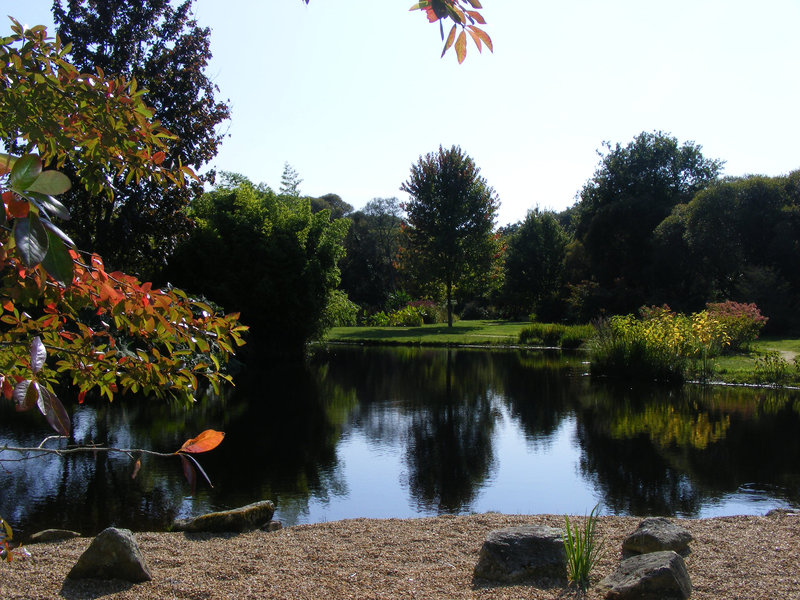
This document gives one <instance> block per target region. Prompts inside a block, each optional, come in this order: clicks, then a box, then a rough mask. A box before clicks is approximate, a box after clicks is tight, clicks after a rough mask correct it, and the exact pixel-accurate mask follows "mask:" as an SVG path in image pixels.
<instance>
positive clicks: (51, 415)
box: [39, 386, 72, 436]
mask: <svg viewBox="0 0 800 600" xmlns="http://www.w3.org/2000/svg"><path fill="white" fill-rule="evenodd" d="M39 391H40V393H41V395H42V399H43V400H44V402H43V403H44V406H45V408H46V410H45V411H43V412H44V417H45V419H47V422H48V423H50V427H52V428H53V429H55V430H56V431H57V432H58V433H59V434H60V435H63V436H68V435H69V432H70V430H71V429H72V423H71V422H70V420H69V414H67V409H65V408H64V405H63V404H61V400H59V399H58V396H56V395H55V394H54V393H53V392H51V391H50V390H48V389H47V388H45V387H42V386H39Z"/></svg>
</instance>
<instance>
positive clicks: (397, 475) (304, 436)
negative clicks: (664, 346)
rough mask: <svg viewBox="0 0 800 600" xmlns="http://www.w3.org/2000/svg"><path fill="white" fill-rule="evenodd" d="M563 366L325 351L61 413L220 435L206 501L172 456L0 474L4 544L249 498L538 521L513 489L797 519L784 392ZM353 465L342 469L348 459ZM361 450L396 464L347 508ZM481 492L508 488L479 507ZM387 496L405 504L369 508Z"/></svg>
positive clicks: (138, 522) (175, 433)
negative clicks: (222, 384) (169, 395)
mask: <svg viewBox="0 0 800 600" xmlns="http://www.w3.org/2000/svg"><path fill="white" fill-rule="evenodd" d="M582 360H583V357H582V356H581V355H580V354H574V355H566V356H562V355H560V354H558V353H538V352H523V351H516V350H509V351H492V352H488V351H481V350H474V349H470V350H467V349H430V348H429V349H426V348H407V347H406V348H361V347H331V348H329V349H327V350H321V351H320V352H318V353H317V354H316V355H315V356H314V357H313V358H312V359H311V360H310V361H309V362H308V363H307V364H298V365H278V366H276V367H274V368H272V369H262V368H258V369H250V371H249V372H248V373H245V374H244V375H243V376H240V377H239V378H238V379H237V388H236V390H235V391H234V392H233V393H232V394H229V395H228V396H226V397H222V398H207V399H205V400H203V401H201V402H198V403H197V405H196V406H194V407H192V409H190V410H188V411H187V410H185V409H184V408H183V407H177V406H170V405H168V404H163V403H157V404H156V403H152V402H147V401H142V400H140V399H135V398H130V399H126V400H122V401H115V402H114V403H113V404H111V405H109V404H108V403H105V402H98V403H96V404H94V405H91V406H89V405H84V406H81V407H77V406H72V407H70V412H71V413H72V417H73V420H74V422H75V424H76V427H75V438H76V439H77V440H78V441H84V442H85V441H95V442H100V443H107V444H112V445H117V446H127V447H143V448H151V449H154V450H162V451H171V450H174V449H176V448H178V447H179V446H180V444H181V443H182V441H183V440H185V439H187V438H188V437H192V436H193V435H196V433H198V432H199V431H202V430H203V429H206V428H209V427H211V428H214V429H220V430H223V431H225V432H226V438H225V441H224V442H223V444H222V445H220V446H219V448H217V449H216V450H214V451H213V452H211V453H208V454H207V455H203V456H202V457H201V462H202V464H203V466H204V468H205V469H206V471H207V472H208V473H209V476H210V477H211V479H212V481H213V483H214V485H215V487H214V488H213V489H211V488H208V487H207V486H204V485H199V486H198V490H197V494H196V496H195V497H193V498H190V497H189V496H188V494H189V488H188V485H187V484H186V483H185V482H184V481H183V478H182V474H181V471H180V468H179V465H178V464H177V461H175V464H173V463H172V462H171V461H158V460H155V459H148V460H146V461H145V464H144V465H143V468H142V470H141V471H140V473H139V474H138V476H137V477H136V479H131V477H130V475H131V461H130V460H129V459H128V458H127V457H110V456H106V455H104V454H98V455H97V456H96V457H93V456H83V457H70V458H68V459H63V460H60V459H57V458H56V459H53V458H49V459H42V460H35V461H28V462H25V463H4V464H3V466H4V467H5V468H4V469H3V468H0V489H2V490H3V491H2V493H0V515H2V516H3V517H4V518H6V519H8V520H9V521H10V522H11V523H12V525H13V526H14V527H15V531H20V532H26V531H27V532H30V531H32V530H33V529H42V528H45V527H69V528H74V529H78V530H80V531H83V532H84V533H94V532H96V531H99V530H100V529H102V528H104V527H106V526H108V525H110V524H115V525H118V526H123V527H130V528H132V529H136V530H142V529H163V528H165V527H166V526H167V525H168V523H170V522H171V520H172V519H173V518H174V517H175V516H187V515H189V514H199V513H201V512H205V511H208V510H216V509H223V508H232V507H235V506H240V505H242V504H247V503H250V502H254V501H256V500H261V499H265V498H268V499H271V500H273V501H275V503H276V505H277V507H278V515H279V517H280V518H281V519H283V520H284V522H285V523H287V524H292V523H296V522H308V521H312V522H313V521H315V520H319V519H325V518H328V516H329V515H332V517H331V518H343V517H358V516H362V515H364V514H370V515H374V514H380V515H383V516H415V515H428V514H438V513H442V512H445V513H457V512H469V511H480V510H500V511H506V512H509V511H514V510H518V508H519V507H520V506H523V507H525V510H527V511H529V512H539V511H541V510H543V508H542V507H543V506H544V507H550V510H552V503H551V504H541V501H542V499H543V498H544V499H546V498H545V497H544V496H543V495H542V491H541V489H534V488H533V487H532V486H535V485H538V486H540V487H541V481H542V480H543V481H545V482H546V484H545V486H544V488H545V489H546V490H547V492H546V494H545V496H550V497H551V498H558V503H557V504H556V507H557V508H556V510H558V512H570V511H572V512H575V513H584V512H586V510H588V509H587V507H588V508H591V506H593V505H594V503H595V502H596V501H597V499H600V500H601V502H602V503H603V505H604V506H605V510H606V511H610V512H614V513H621V514H637V515H645V514H667V515H669V514H680V515H687V516H696V515H704V514H709V513H712V514H719V511H723V512H724V511H725V510H733V509H728V508H726V507H728V506H730V507H735V510H736V511H737V512H742V511H745V512H751V513H756V514H758V513H763V512H764V510H765V509H766V508H770V507H773V506H787V505H793V506H798V505H800V435H798V434H800V409H799V407H800V400H798V398H800V396H798V393H797V392H796V391H788V392H787V391H775V390H753V389H744V388H721V387H710V388H703V387H699V386H685V387H683V388H678V389H659V388H652V387H651V388H637V389H631V388H629V387H627V386H622V387H619V386H618V387H613V386H609V385H607V384H605V383H602V382H591V381H590V380H589V378H588V377H584V376H583V372H584V371H585V370H586V368H585V365H583V364H582V362H581V361H582ZM28 417H29V415H28V414H15V413H14V411H13V407H12V406H11V405H10V404H5V405H3V406H2V407H0V446H2V444H4V443H8V444H9V445H36V444H38V443H39V441H40V440H41V439H42V438H43V437H44V436H46V435H48V432H47V431H46V429H45V428H46V425H44V424H43V422H42V421H41V420H33V419H31V418H28ZM359 440H361V441H363V443H360V444H359V443H356V442H358V441H359ZM565 449H566V450H565ZM354 452H360V453H362V456H361V457H360V458H359V459H358V460H352V458H353V453H354ZM563 452H567V453H568V454H567V455H565V456H567V459H562V460H559V459H558V456H556V455H557V454H558V453H563ZM370 453H376V454H375V456H377V455H378V454H387V453H388V454H391V455H392V456H393V457H396V465H394V466H392V468H393V469H396V472H394V471H393V472H392V473H382V474H381V476H382V479H381V485H384V481H385V482H386V485H385V489H383V488H381V489H379V494H378V495H377V497H374V494H372V495H371V494H365V493H364V491H363V488H361V487H360V486H361V482H360V479H359V478H362V479H363V476H364V475H363V474H362V473H358V472H356V471H355V470H356V469H358V468H359V465H361V466H362V467H363V465H365V464H368V463H369V461H371V460H373V459H372V458H371V456H370ZM573 455H574V459H573V458H572V456H573ZM345 456H346V457H348V458H349V459H351V460H349V462H348V460H345V459H343V457H345ZM0 457H2V458H7V455H6V454H2V455H0ZM565 460H566V462H565ZM373 462H374V461H373ZM393 464H394V463H393ZM556 465H557V466H556ZM553 468H558V469H561V471H560V472H557V473H556V472H548V471H547V469H553ZM509 473H510V475H509ZM531 473H535V476H536V477H533V476H531V475H530V474H531ZM504 477H505V478H508V477H515V478H517V479H518V480H517V481H512V482H510V483H511V484H513V485H510V484H509V482H508V481H507V480H504ZM526 477H528V479H526ZM537 478H538V479H537ZM550 481H567V482H568V484H569V490H570V491H569V492H568V493H564V492H561V493H560V495H559V490H557V489H554V488H552V487H548V485H550V484H549V483H547V482H550ZM504 485H505V486H506V487H503V486H504ZM373 487H374V486H373ZM490 489H509V490H513V491H512V492H509V494H508V497H507V498H505V497H501V498H500V499H499V500H498V496H497V495H494V496H493V499H492V504H490V505H487V504H486V501H485V499H484V497H485V496H487V494H485V493H484V492H486V491H487V490H490ZM753 490H757V491H758V493H756V494H754V493H753ZM399 497H403V498H405V501H404V502H403V501H401V502H399V503H398V502H394V503H390V502H388V499H390V498H392V499H396V498H399ZM732 499H733V500H732ZM562 501H563V506H562V505H561V502H562ZM365 502H372V503H379V504H381V503H382V504H384V505H385V506H386V507H387V508H386V511H395V510H398V511H399V512H398V513H394V512H381V508H380V506H378V507H375V506H372V505H370V506H367V505H365V504H364V503H365ZM537 506H538V508H537ZM397 507H400V508H397ZM715 511H716V512H715Z"/></svg>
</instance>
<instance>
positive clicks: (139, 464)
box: [131, 458, 142, 479]
mask: <svg viewBox="0 0 800 600" xmlns="http://www.w3.org/2000/svg"><path fill="white" fill-rule="evenodd" d="M141 468H142V461H141V460H139V459H138V458H137V459H136V462H135V463H133V473H131V479H136V476H137V475H138V474H139V469H141Z"/></svg>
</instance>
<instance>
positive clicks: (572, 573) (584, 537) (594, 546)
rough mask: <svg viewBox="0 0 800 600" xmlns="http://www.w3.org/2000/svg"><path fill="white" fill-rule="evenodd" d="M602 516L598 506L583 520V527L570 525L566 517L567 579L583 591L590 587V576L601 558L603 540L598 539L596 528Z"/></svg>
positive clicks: (574, 524)
mask: <svg viewBox="0 0 800 600" xmlns="http://www.w3.org/2000/svg"><path fill="white" fill-rule="evenodd" d="M599 516H600V505H599V504H596V505H595V507H594V508H593V509H592V512H590V513H589V515H588V516H587V517H585V518H584V519H583V527H582V528H580V527H578V524H577V523H573V524H572V525H570V522H569V517H568V516H567V515H564V521H565V523H566V526H567V530H566V533H565V534H564V551H565V552H566V555H567V577H568V578H569V580H570V581H573V582H575V583H576V584H577V585H578V586H579V587H580V588H581V590H583V591H586V588H587V587H588V586H589V575H590V574H591V572H592V569H593V568H594V565H595V564H596V563H597V561H598V560H599V558H600V553H601V551H602V550H603V540H599V541H598V539H597V537H596V535H595V533H596V532H595V526H596V525H597V519H598V517H599Z"/></svg>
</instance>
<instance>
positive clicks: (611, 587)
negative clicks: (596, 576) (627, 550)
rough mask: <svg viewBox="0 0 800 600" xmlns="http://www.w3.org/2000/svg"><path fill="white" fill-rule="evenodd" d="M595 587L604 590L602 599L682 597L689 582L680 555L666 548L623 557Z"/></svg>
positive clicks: (687, 593) (688, 592) (689, 588)
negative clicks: (660, 550)
mask: <svg viewBox="0 0 800 600" xmlns="http://www.w3.org/2000/svg"><path fill="white" fill-rule="evenodd" d="M598 589H599V590H600V591H601V592H606V594H605V598H606V600H634V599H635V600H671V599H676V600H685V599H686V598H688V597H689V596H690V595H691V593H692V582H691V581H690V580H689V573H688V572H687V571H686V564H685V563H684V562H683V558H681V556H680V555H679V554H678V553H677V552H673V551H672V550H667V551H664V552H649V553H647V554H640V555H638V556H633V557H631V558H628V559H625V560H623V561H622V562H620V564H619V566H618V567H617V570H616V571H614V572H613V573H612V574H611V575H609V576H608V577H606V578H605V579H603V580H602V581H601V582H600V583H599V584H598Z"/></svg>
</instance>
